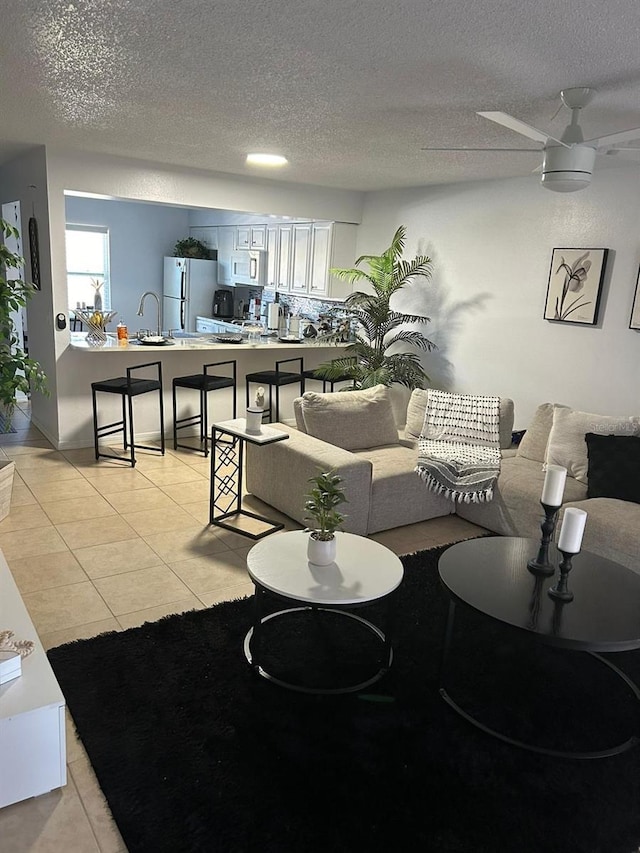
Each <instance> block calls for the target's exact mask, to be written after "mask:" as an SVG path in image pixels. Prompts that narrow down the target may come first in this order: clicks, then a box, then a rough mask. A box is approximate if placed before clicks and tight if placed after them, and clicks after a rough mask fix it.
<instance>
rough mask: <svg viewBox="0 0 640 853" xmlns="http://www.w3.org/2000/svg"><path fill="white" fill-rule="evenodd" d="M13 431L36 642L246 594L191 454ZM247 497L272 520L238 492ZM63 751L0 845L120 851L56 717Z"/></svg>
mask: <svg viewBox="0 0 640 853" xmlns="http://www.w3.org/2000/svg"><path fill="white" fill-rule="evenodd" d="M14 427H15V428H16V429H17V432H15V433H11V434H8V435H0V457H1V458H5V457H7V458H9V459H13V460H14V461H15V464H16V473H15V481H14V487H13V496H12V503H11V512H10V515H9V517H8V518H6V519H5V520H4V521H2V522H0V548H1V549H2V551H3V553H4V555H5V557H6V559H7V562H8V563H9V566H10V568H11V571H12V573H13V576H14V578H15V581H16V583H17V585H18V588H19V589H20V592H21V594H22V596H23V599H24V602H25V604H26V606H27V608H28V610H29V613H30V614H31V618H32V620H33V623H34V625H35V627H36V630H37V631H38V634H39V636H40V639H41V641H42V643H43V644H44V646H45V648H51V647H53V646H57V645H60V644H61V643H66V642H69V641H71V640H74V639H79V638H83V637H92V636H95V635H96V634H99V633H102V632H104V631H120V630H125V629H127V628H131V627H134V626H137V625H140V624H142V623H143V622H146V621H153V620H155V619H159V618H160V617H162V616H165V615H167V614H170V613H180V612H182V611H185V610H190V609H193V608H202V607H209V606H210V605H212V604H215V603H216V602H219V601H223V600H225V599H233V598H239V597H241V596H245V595H251V594H252V591H253V587H252V585H251V583H250V582H249V581H248V579H247V575H246V570H245V559H246V555H247V552H248V550H249V548H250V547H251V545H252V544H253V543H252V541H251V540H249V539H247V538H245V537H242V536H240V535H238V534H236V533H232V532H228V531H224V530H221V529H220V528H215V529H214V528H210V527H209V525H208V519H209V462H208V460H205V459H204V457H203V456H202V455H200V454H196V453H190V452H189V451H182V450H180V451H173V450H170V449H168V448H167V452H166V455H165V456H164V457H161V456H160V455H155V454H152V453H145V452H144V451H140V452H139V461H138V464H137V466H136V468H135V470H132V469H131V468H129V467H127V466H123V465H122V464H121V463H119V462H111V461H108V460H101V461H100V462H99V463H96V461H95V459H94V458H93V450H92V449H86V450H71V451H64V452H58V451H56V450H54V449H53V448H52V447H51V445H50V444H49V442H48V441H47V440H46V439H44V438H43V437H42V435H41V433H40V432H39V431H38V430H37V429H36V428H35V427H33V426H32V425H31V423H30V418H29V409H28V405H24V406H23V407H21V409H20V411H18V412H17V413H16V417H15V420H14ZM247 506H248V508H249V507H250V508H251V509H252V510H253V511H257V512H265V513H266V514H267V515H268V516H269V517H272V518H276V517H278V514H277V513H274V511H273V510H272V509H271V508H268V509H265V506H264V504H261V503H260V502H259V501H257V500H256V499H254V498H252V497H251V496H249V497H248V498H247ZM281 519H282V521H283V522H284V523H285V525H286V528H287V529H297V528H298V527H299V525H297V524H296V523H295V522H293V521H291V519H288V518H286V517H284V516H282V517H281ZM481 532H482V529H481V528H478V527H476V526H475V525H473V524H469V523H468V522H465V521H463V520H462V519H459V518H457V516H449V517H447V518H441V519H434V520H432V521H427V522H423V523H421V524H412V525H409V526H407V527H402V528H397V529H395V530H391V531H386V532H384V533H380V534H376V535H375V536H374V537H373V538H374V539H376V540H378V541H379V542H382V543H383V544H384V545H386V546H387V547H389V548H391V549H392V550H393V551H395V552H396V553H398V554H407V553H411V552H412V551H418V550H421V549H424V548H432V547H435V546H437V545H442V544H447V543H450V542H453V541H457V540H460V539H464V538H466V537H471V536H475V535H478V534H479V533H481ZM67 758H68V784H67V785H66V787H65V788H63V789H61V790H58V791H52V792H51V793H49V794H45V795H44V796H41V797H37V798H34V799H31V800H26V801H24V802H22V803H16V804H15V805H13V806H8V807H6V808H4V809H0V850H1V851H2V853H122V852H123V851H126V847H125V845H124V843H123V841H122V839H121V837H120V835H119V833H118V830H117V829H116V827H115V825H114V824H113V822H112V820H111V816H110V813H109V809H108V807H107V805H106V803H105V801H104V798H103V797H102V794H101V791H100V788H99V787H98V784H97V782H96V779H95V776H94V774H93V771H92V769H91V765H90V763H89V761H88V759H87V756H86V753H85V752H84V749H83V748H82V746H81V745H80V744H79V743H78V742H77V740H76V738H75V734H74V728H73V722H72V720H71V718H70V717H69V715H68V713H67ZM150 853H152V852H151V851H150Z"/></svg>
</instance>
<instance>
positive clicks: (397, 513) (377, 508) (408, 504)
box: [283, 442, 455, 533]
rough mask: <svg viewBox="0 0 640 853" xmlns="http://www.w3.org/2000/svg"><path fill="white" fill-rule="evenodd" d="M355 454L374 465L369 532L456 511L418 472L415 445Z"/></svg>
mask: <svg viewBox="0 0 640 853" xmlns="http://www.w3.org/2000/svg"><path fill="white" fill-rule="evenodd" d="M283 444H284V442H283ZM353 455H354V456H355V457H356V458H358V459H367V460H368V461H369V462H370V463H371V465H372V472H371V504H370V509H369V523H368V531H369V533H377V532H378V531H380V530H389V529H391V528H393V527H402V526H404V525H406V524H414V523H416V522H418V521H425V520H426V519H429V518H437V517H439V516H442V515H450V514H451V513H453V512H454V511H455V505H454V503H453V501H449V500H447V499H446V498H444V497H442V495H437V494H436V493H435V492H432V491H431V490H430V489H427V487H426V486H425V484H424V481H423V480H421V479H420V477H419V476H418V475H417V474H416V471H415V468H416V452H415V450H414V449H413V448H411V447H405V446H403V445H400V444H395V445H391V446H386V447H376V448H374V449H372V450H360V451H356V452H355V453H354V454H353ZM347 510H348V507H347Z"/></svg>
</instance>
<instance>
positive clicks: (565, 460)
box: [545, 406, 640, 483]
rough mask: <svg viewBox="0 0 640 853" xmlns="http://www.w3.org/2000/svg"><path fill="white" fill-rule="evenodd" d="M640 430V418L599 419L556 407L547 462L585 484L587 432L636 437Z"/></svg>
mask: <svg viewBox="0 0 640 853" xmlns="http://www.w3.org/2000/svg"><path fill="white" fill-rule="evenodd" d="M639 429H640V420H639V419H638V418H633V417H623V416H621V417H610V416H609V415H596V414H593V413H591V412H577V411H575V410H574V409H569V408H567V407H565V406H556V407H555V408H554V412H553V426H552V427H551V432H550V433H549V443H548V445H547V456H546V460H545V461H546V462H547V464H548V465H562V466H563V468H566V469H567V474H568V476H569V477H575V478H576V480H579V481H580V482H581V483H586V482H587V471H588V467H589V461H588V457H587V443H586V441H585V435H586V434H587V433H588V432H592V433H597V434H598V435H636V434H637V433H638V430H639Z"/></svg>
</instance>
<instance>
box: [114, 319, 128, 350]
mask: <svg viewBox="0 0 640 853" xmlns="http://www.w3.org/2000/svg"><path fill="white" fill-rule="evenodd" d="M116 332H117V335H118V343H119V344H126V343H127V342H128V340H129V330H128V329H127V324H126V323H123V321H122V320H120V322H119V323H118V325H117V326H116Z"/></svg>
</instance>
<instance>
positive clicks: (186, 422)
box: [173, 361, 236, 456]
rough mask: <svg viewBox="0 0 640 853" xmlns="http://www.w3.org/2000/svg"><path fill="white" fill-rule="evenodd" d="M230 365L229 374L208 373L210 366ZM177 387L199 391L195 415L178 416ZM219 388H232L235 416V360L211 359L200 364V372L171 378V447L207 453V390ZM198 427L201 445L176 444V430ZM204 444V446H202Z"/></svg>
mask: <svg viewBox="0 0 640 853" xmlns="http://www.w3.org/2000/svg"><path fill="white" fill-rule="evenodd" d="M225 364H230V365H231V371H232V375H231V376H214V375H213V374H212V373H209V368H210V367H222V366H223V365H225ZM177 388H191V389H193V390H194V391H199V392H200V411H199V413H198V414H196V415H190V416H189V417H186V418H178V404H177V397H176V389H177ZM220 388H233V417H234V418H235V416H236V362H235V361H212V362H210V363H209V364H205V365H203V366H202V373H194V374H193V375H191V376H176V377H175V378H174V380H173V449H174V450H177V449H178V447H182V448H184V449H185V450H194V451H195V452H196V453H204V455H205V456H208V455H209V441H211V436H210V435H209V412H208V405H207V394H208V393H209V391H217V390H218V389H220ZM190 426H199V427H200V445H201V447H200V448H198V447H192V446H190V445H188V444H178V430H179V429H184V428H185V427H190ZM202 445H204V446H202Z"/></svg>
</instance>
